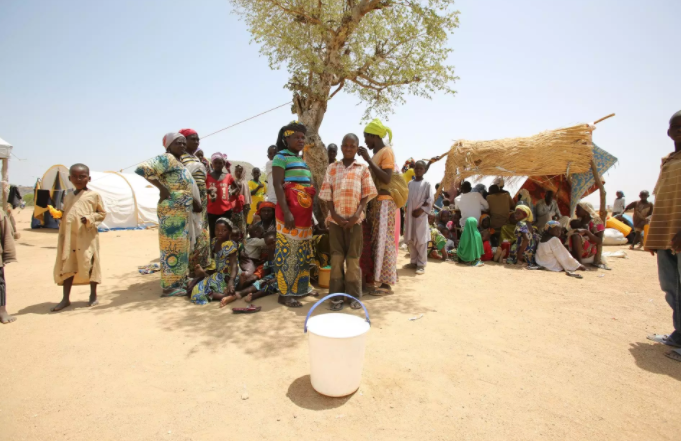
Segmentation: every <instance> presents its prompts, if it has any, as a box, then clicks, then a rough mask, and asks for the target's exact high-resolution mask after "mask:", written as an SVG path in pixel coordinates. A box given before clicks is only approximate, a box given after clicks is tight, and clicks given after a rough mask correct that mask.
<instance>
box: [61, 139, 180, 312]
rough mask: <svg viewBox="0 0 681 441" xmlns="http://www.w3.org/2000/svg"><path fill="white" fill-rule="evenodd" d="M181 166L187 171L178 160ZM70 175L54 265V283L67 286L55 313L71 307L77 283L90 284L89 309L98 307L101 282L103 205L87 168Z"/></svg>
mask: <svg viewBox="0 0 681 441" xmlns="http://www.w3.org/2000/svg"><path fill="white" fill-rule="evenodd" d="M183 138H184V137H183ZM178 164H179V166H180V167H182V168H183V169H184V167H183V166H182V164H180V163H179V161H178ZM69 173H70V175H69V181H70V182H71V184H72V185H73V186H74V187H75V190H73V191H69V192H67V193H66V195H65V196H64V210H63V214H62V217H61V223H60V225H59V238H58V239H57V260H56V262H55V264H54V281H55V282H56V283H57V284H58V285H62V286H63V287H64V298H63V299H62V301H61V302H59V304H58V305H57V306H55V307H54V308H52V311H54V312H57V311H61V310H62V309H64V308H66V307H67V306H69V305H71V301H70V299H69V298H70V295H71V286H73V285H74V284H75V285H90V301H89V302H88V306H94V305H96V304H97V303H98V302H97V284H99V283H102V270H101V268H100V264H99V233H98V231H97V226H98V225H99V224H100V223H102V221H103V220H104V218H105V217H106V211H104V203H103V202H102V198H101V196H99V193H97V192H96V191H93V190H90V189H89V188H87V184H88V183H89V182H90V169H89V168H88V166H87V165H85V164H74V165H72V166H71V169H70V170H69ZM187 173H188V172H187ZM190 179H191V177H190ZM187 251H188V250H187Z"/></svg>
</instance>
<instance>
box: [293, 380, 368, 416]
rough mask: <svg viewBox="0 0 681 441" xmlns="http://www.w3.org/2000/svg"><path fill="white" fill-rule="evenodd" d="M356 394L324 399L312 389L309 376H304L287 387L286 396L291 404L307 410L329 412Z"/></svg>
mask: <svg viewBox="0 0 681 441" xmlns="http://www.w3.org/2000/svg"><path fill="white" fill-rule="evenodd" d="M355 393H356V392H354V393H352V394H350V395H347V396H345V397H339V398H331V397H326V396H324V395H322V394H320V393H319V392H317V391H316V390H314V389H313V388H312V383H310V376H309V375H305V376H302V377H300V378H297V379H296V380H294V381H293V383H291V385H290V386H289V387H288V392H286V396H287V397H288V398H289V400H291V402H292V403H293V404H295V405H296V406H298V407H302V408H303V409H308V410H329V409H335V408H337V407H340V406H342V405H343V404H345V403H347V402H348V400H349V399H350V398H352V396H353V395H355Z"/></svg>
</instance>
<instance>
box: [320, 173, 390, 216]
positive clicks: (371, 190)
mask: <svg viewBox="0 0 681 441" xmlns="http://www.w3.org/2000/svg"><path fill="white" fill-rule="evenodd" d="M377 195H378V191H377V190H376V186H375V185H374V181H373V179H371V173H369V168H368V167H367V166H366V165H364V164H360V163H359V162H357V161H356V160H355V161H354V162H353V163H352V164H351V165H350V166H349V167H346V166H345V165H344V164H343V161H338V162H335V163H333V164H331V165H329V167H328V168H327V169H326V176H325V177H324V183H323V184H322V190H321V191H320V192H319V199H321V200H323V201H327V202H330V201H333V206H334V208H335V209H336V213H337V214H338V215H339V216H340V217H342V218H344V219H348V218H351V217H352V216H354V215H355V213H356V212H357V207H359V203H360V201H361V200H362V199H363V198H368V200H371V199H373V198H375V197H376V196H377ZM326 220H327V222H334V221H333V219H332V218H331V213H330V212H329V216H328V217H327V219H326ZM359 220H360V221H362V220H364V213H363V212H362V213H361V215H360V218H359ZM334 223H335V222H334Z"/></svg>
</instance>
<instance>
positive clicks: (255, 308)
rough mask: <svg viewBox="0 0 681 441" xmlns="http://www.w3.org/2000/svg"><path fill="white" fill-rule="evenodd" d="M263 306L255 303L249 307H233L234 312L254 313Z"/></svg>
mask: <svg viewBox="0 0 681 441" xmlns="http://www.w3.org/2000/svg"><path fill="white" fill-rule="evenodd" d="M261 309H262V306H255V305H253V304H250V305H248V308H232V312H233V313H234V314H254V313H256V312H260V310H261Z"/></svg>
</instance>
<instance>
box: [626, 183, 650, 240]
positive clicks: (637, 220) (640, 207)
mask: <svg viewBox="0 0 681 441" xmlns="http://www.w3.org/2000/svg"><path fill="white" fill-rule="evenodd" d="M639 197H640V198H641V200H639V201H634V202H632V203H631V204H629V205H627V208H625V209H624V211H629V210H634V231H635V232H636V236H635V237H634V243H633V244H631V246H630V247H629V249H631V250H633V249H634V247H635V246H636V245H638V248H641V247H642V246H643V242H642V240H643V239H642V234H641V233H643V229H644V228H645V226H646V225H648V217H649V216H652V215H653V208H654V206H653V204H652V202H648V198H649V197H650V193H648V191H647V190H643V191H642V192H641V193H640V194H639Z"/></svg>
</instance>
